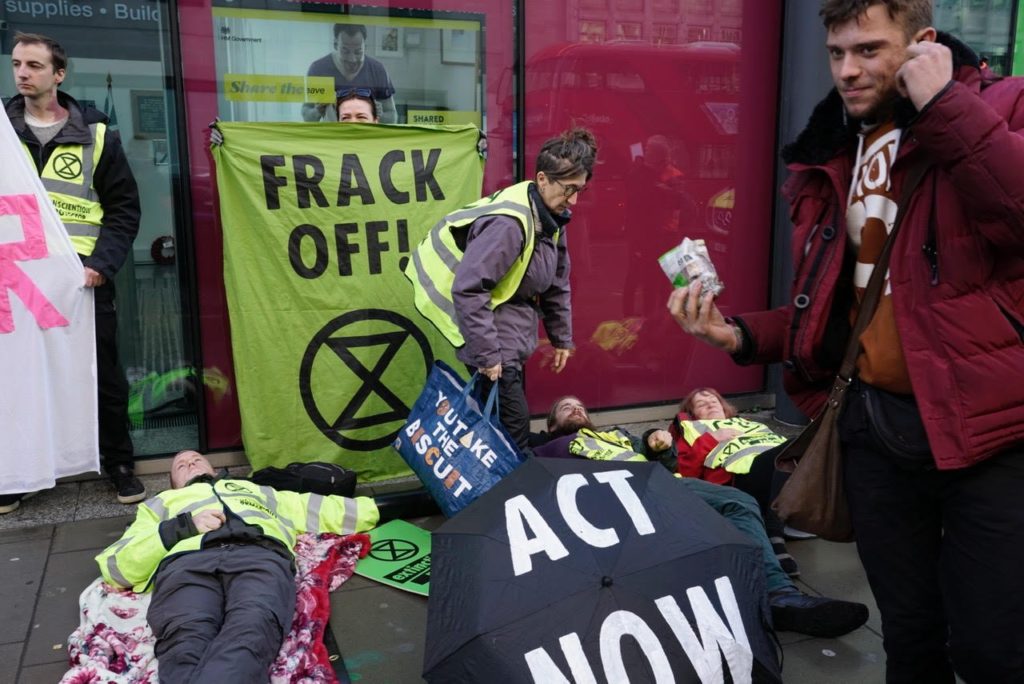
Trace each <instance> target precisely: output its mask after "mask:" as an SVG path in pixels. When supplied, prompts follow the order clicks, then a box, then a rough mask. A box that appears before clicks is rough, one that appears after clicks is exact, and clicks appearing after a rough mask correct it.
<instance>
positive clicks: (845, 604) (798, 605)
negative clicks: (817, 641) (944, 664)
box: [768, 587, 868, 638]
mask: <svg viewBox="0 0 1024 684" xmlns="http://www.w3.org/2000/svg"><path fill="white" fill-rule="evenodd" d="M768 604H769V605H770V606H771V609H772V623H773V624H774V625H775V629H776V630H778V631H780V632H799V633H800V634H807V635H808V636H815V637H828V638H832V637H837V636H842V635H843V634H847V633H849V632H852V631H853V630H855V629H857V628H858V627H860V626H861V625H863V624H864V623H865V622H867V620H868V607H867V606H865V605H864V604H863V603H853V602H851V601H840V600H838V599H832V598H826V597H824V596H808V595H807V594H804V593H803V592H801V591H800V590H799V589H797V588H796V587H791V588H789V589H783V590H782V591H777V592H774V593H772V594H770V595H769V596H768Z"/></svg>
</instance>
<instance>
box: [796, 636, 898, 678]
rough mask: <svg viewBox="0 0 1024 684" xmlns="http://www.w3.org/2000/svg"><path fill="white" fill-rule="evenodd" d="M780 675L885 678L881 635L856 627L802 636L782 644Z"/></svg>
mask: <svg viewBox="0 0 1024 684" xmlns="http://www.w3.org/2000/svg"><path fill="white" fill-rule="evenodd" d="M784 653H785V662H784V663H783V670H782V678H783V680H784V681H786V682H807V683H808V684H811V683H813V684H863V683H867V682H884V681H885V651H884V650H883V649H882V640H881V638H880V637H879V636H878V635H877V634H875V633H874V632H871V631H870V630H867V629H863V628H861V629H858V630H856V631H854V632H851V633H850V634H847V635H846V636H844V637H840V638H839V639H806V640H804V641H801V642H799V643H795V644H788V645H786V646H785V648H784Z"/></svg>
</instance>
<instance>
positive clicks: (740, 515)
mask: <svg viewBox="0 0 1024 684" xmlns="http://www.w3.org/2000/svg"><path fill="white" fill-rule="evenodd" d="M547 426H548V441H547V443H545V444H541V445H538V446H534V448H533V453H534V455H535V456H536V457H539V458H591V459H595V460H613V461H642V460H645V459H646V460H651V461H657V462H660V463H662V464H663V465H665V467H667V468H668V469H669V471H670V472H673V473H674V472H675V463H676V456H675V447H674V446H673V442H672V436H671V435H669V433H668V431H666V430H649V431H647V432H646V433H644V435H643V436H642V437H639V438H638V437H636V436H635V435H632V434H630V433H629V432H627V431H626V430H623V429H622V428H617V427H613V428H608V429H604V430H598V429H597V428H595V427H594V424H593V423H592V422H591V420H590V414H589V413H588V412H587V408H586V406H584V405H583V402H581V401H580V400H579V399H577V398H576V397H573V396H567V397H562V398H561V399H559V400H558V401H556V402H555V403H554V404H553V405H552V407H551V411H550V412H549V413H548V421H547ZM541 439H542V438H541ZM537 441H540V439H538V440H537ZM679 484H680V486H681V487H686V488H687V489H689V490H690V491H692V492H693V493H694V494H696V495H697V496H699V497H700V498H701V499H702V500H703V501H704V502H705V503H707V504H708V505H709V506H711V507H712V508H714V509H715V510H716V511H717V512H718V513H719V514H721V515H722V516H723V517H724V518H725V519H726V520H728V521H729V522H730V523H732V524H733V525H734V526H735V527H736V529H738V530H739V531H740V532H742V533H743V534H745V535H746V536H747V537H749V538H750V539H752V540H753V541H754V542H755V543H756V544H758V545H759V546H760V547H761V555H762V558H763V559H764V572H765V580H766V588H767V590H768V604H769V606H770V607H771V611H772V623H773V625H774V627H775V629H777V630H779V631H788V632H799V633H801V634H807V635H809V636H815V637H838V636H842V635H843V634H847V633H849V632H852V631H853V630H855V629H857V628H858V627H860V626H861V625H863V624H864V623H865V622H866V621H867V619H868V608H867V606H865V605H864V604H862V603H853V602H850V601H840V600H839V599H832V598H827V597H824V596H808V595H807V594H804V593H803V592H801V591H800V590H799V589H797V587H796V585H795V584H793V582H792V580H790V579H789V577H788V576H787V575H786V573H785V572H784V571H783V569H782V566H781V565H779V561H778V559H777V558H776V557H775V553H774V552H773V550H772V545H771V542H769V541H768V533H767V532H766V531H765V528H764V520H763V519H762V518H761V510H760V507H759V506H758V504H757V502H756V501H755V500H754V498H753V497H752V496H750V495H749V494H745V493H743V492H741V491H740V490H738V489H734V488H733V487H726V486H723V485H716V484H711V483H710V482H704V481H703V480H698V479H695V478H680V480H679Z"/></svg>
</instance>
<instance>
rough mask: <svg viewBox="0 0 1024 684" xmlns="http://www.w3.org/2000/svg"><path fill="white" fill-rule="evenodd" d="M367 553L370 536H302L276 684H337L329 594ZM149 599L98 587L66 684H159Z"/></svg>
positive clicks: (73, 639) (88, 596)
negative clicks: (328, 637) (327, 635)
mask: <svg viewBox="0 0 1024 684" xmlns="http://www.w3.org/2000/svg"><path fill="white" fill-rule="evenodd" d="M369 550H370V538H369V537H368V536H367V535H365V534H353V535H349V536H347V537H340V536H338V535H335V534H321V535H311V534H303V535H300V536H299V539H298V542H297V543H296V546H295V565H296V573H295V588H296V601H295V617H294V619H293V620H292V628H291V631H290V632H288V635H287V636H286V637H285V639H284V642H283V643H282V644H281V650H280V652H279V653H278V654H277V659H276V660H275V661H274V663H273V664H272V665H271V667H270V681H271V683H272V684H286V683H293V684H333V683H335V682H337V678H336V677H335V676H334V669H333V667H332V666H331V663H330V660H329V659H328V655H327V648H326V647H325V646H324V644H323V634H324V629H325V628H326V627H327V619H328V618H329V617H330V613H331V606H330V599H329V597H328V594H329V593H330V592H332V591H334V590H335V589H337V588H338V587H339V586H341V584H342V583H344V582H345V581H346V580H348V578H349V577H351V576H352V573H353V571H354V570H355V565H356V561H358V560H359V559H360V558H362V557H363V556H365V555H366V554H367V552H369ZM149 599H150V594H148V593H146V594H136V593H135V592H133V591H130V590H127V589H118V588H115V587H112V586H110V585H109V584H107V583H105V582H104V581H103V580H101V579H97V580H96V581H95V582H93V583H92V584H90V585H89V586H88V588H86V590H85V591H83V592H82V596H81V598H79V606H80V607H81V611H82V622H81V624H80V625H79V627H78V629H76V630H75V631H74V632H73V633H72V634H71V636H70V637H68V656H69V660H70V664H71V669H70V670H68V672H67V673H66V674H65V675H64V677H63V678H62V679H61V680H60V681H61V684H157V683H158V681H159V677H158V676H157V660H156V656H155V655H154V653H153V647H154V643H155V639H154V637H153V632H151V631H150V629H149V624H148V623H147V622H146V610H147V608H148V607H149Z"/></svg>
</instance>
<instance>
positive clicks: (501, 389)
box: [469, 366, 533, 456]
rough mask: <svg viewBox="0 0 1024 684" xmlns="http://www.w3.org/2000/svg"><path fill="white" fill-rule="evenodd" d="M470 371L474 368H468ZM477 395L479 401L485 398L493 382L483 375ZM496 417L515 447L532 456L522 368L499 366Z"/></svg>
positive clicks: (528, 410) (524, 378) (524, 376)
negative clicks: (499, 375) (497, 409)
mask: <svg viewBox="0 0 1024 684" xmlns="http://www.w3.org/2000/svg"><path fill="white" fill-rule="evenodd" d="M469 370H470V372H473V371H475V370H476V369H475V368H470V369H469ZM478 386H479V390H475V391H476V392H477V397H478V398H479V399H480V401H481V402H484V401H486V400H487V395H488V394H489V393H490V391H491V387H493V386H494V383H493V382H491V381H490V380H488V379H487V378H485V377H482V376H481V378H480V380H479V381H478ZM498 408H499V411H498V418H499V419H500V420H501V424H502V425H503V426H504V427H505V431H506V432H508V435H509V437H511V438H512V441H513V442H515V445H516V448H518V449H519V451H520V453H522V454H523V455H524V456H533V450H532V449H530V407H529V406H528V405H527V403H526V375H525V371H524V370H523V369H522V368H513V367H510V366H502V367H501V377H500V378H498Z"/></svg>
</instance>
